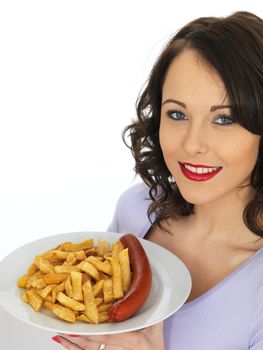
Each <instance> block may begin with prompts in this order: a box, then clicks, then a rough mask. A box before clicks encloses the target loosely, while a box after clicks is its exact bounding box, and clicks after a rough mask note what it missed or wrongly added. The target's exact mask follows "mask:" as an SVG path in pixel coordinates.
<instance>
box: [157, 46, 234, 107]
mask: <svg viewBox="0 0 263 350" xmlns="http://www.w3.org/2000/svg"><path fill="white" fill-rule="evenodd" d="M173 97H174V98H175V97H176V98H178V99H179V100H180V99H181V100H182V101H184V100H185V102H187V101H188V102H191V100H196V99H198V100H199V102H200V103H201V102H202V101H203V102H205V101H206V102H207V103H209V104H213V103H219V102H222V101H224V102H226V101H228V98H227V92H226V89H225V86H224V83H223V81H222V79H221V77H220V76H219V74H218V73H217V72H216V71H215V69H213V68H212V67H211V66H209V65H208V64H207V63H205V62H204V60H202V59H201V58H200V56H198V54H197V53H196V52H194V51H193V50H185V51H183V52H182V53H181V54H180V55H179V56H177V57H176V58H175V59H174V60H173V61H172V63H171V64H170V66H169V68H168V71H167V73H166V76H165V79H164V84H163V100H164V99H166V98H173Z"/></svg>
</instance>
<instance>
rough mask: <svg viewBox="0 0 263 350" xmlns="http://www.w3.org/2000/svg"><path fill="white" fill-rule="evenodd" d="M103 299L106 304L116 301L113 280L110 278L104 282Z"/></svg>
mask: <svg viewBox="0 0 263 350" xmlns="http://www.w3.org/2000/svg"><path fill="white" fill-rule="evenodd" d="M103 298H104V302H105V303H106V304H107V303H110V302H112V301H113V300H114V296H113V290H112V279H111V278H108V279H106V280H104V283H103Z"/></svg>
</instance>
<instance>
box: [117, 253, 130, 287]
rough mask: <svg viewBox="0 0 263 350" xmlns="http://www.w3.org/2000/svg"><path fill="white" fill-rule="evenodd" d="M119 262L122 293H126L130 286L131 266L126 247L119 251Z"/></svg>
mask: <svg viewBox="0 0 263 350" xmlns="http://www.w3.org/2000/svg"><path fill="white" fill-rule="evenodd" d="M119 262H120V267H121V277H122V288H123V291H124V293H126V292H127V291H128V290H129V288H130V286H131V268H130V259H129V253H128V248H126V249H123V250H122V251H121V252H120V253H119Z"/></svg>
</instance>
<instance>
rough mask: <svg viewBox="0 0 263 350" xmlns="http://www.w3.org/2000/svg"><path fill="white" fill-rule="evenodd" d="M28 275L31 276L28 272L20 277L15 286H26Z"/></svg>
mask: <svg viewBox="0 0 263 350" xmlns="http://www.w3.org/2000/svg"><path fill="white" fill-rule="evenodd" d="M30 277H31V276H30V275H29V274H28V275H24V276H22V277H20V278H19V280H18V282H17V286H18V287H20V288H26V284H27V281H28V280H29V278H30Z"/></svg>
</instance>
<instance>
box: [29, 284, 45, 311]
mask: <svg viewBox="0 0 263 350" xmlns="http://www.w3.org/2000/svg"><path fill="white" fill-rule="evenodd" d="M26 294H27V300H28V303H29V304H30V305H31V306H32V308H33V309H34V310H35V311H39V310H40V309H41V306H42V303H43V300H42V298H41V297H40V296H39V295H38V293H37V292H36V291H35V290H34V289H30V290H28V291H27V292H26Z"/></svg>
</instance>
